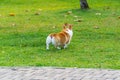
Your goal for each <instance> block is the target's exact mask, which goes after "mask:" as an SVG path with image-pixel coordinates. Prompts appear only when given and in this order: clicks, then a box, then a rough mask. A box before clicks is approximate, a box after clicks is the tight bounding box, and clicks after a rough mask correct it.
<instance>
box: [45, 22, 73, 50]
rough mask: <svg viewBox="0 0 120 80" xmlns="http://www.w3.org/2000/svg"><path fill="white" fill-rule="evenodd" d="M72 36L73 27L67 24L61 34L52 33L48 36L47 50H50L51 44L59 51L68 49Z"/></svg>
mask: <svg viewBox="0 0 120 80" xmlns="http://www.w3.org/2000/svg"><path fill="white" fill-rule="evenodd" d="M72 36H73V31H72V25H71V24H67V23H65V24H64V25H63V30H62V31H61V32H59V33H52V34H49V35H48V36H47V39H46V49H47V50H49V45H50V43H52V44H53V45H54V46H55V48H57V49H61V48H64V49H65V48H67V46H68V44H70V41H71V38H72Z"/></svg>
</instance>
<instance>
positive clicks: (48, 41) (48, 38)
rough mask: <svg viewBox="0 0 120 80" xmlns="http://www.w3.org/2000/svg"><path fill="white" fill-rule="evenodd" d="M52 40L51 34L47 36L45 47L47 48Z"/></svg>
mask: <svg viewBox="0 0 120 80" xmlns="http://www.w3.org/2000/svg"><path fill="white" fill-rule="evenodd" d="M51 42H52V38H51V36H48V37H47V39H46V49H47V50H49V45H50V43H51Z"/></svg>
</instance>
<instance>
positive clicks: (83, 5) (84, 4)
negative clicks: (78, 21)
mask: <svg viewBox="0 0 120 80" xmlns="http://www.w3.org/2000/svg"><path fill="white" fill-rule="evenodd" d="M80 7H81V9H88V8H89V6H88V3H87V0H80Z"/></svg>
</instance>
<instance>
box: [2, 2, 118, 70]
mask: <svg viewBox="0 0 120 80" xmlns="http://www.w3.org/2000/svg"><path fill="white" fill-rule="evenodd" d="M119 2H120V1H119V0H88V3H89V6H90V9H88V10H81V9H80V7H79V0H45V1H44V0H0V66H55V67H79V68H109V69H120V7H119V6H120V4H119ZM69 12H71V13H70V14H69ZM66 22H67V23H70V24H73V32H74V35H73V38H72V41H71V43H70V45H69V46H68V48H67V49H62V50H57V49H55V48H54V47H53V45H50V50H46V46H45V41H46V37H47V36H48V34H49V33H55V32H59V31H61V29H62V25H63V24H64V23H66Z"/></svg>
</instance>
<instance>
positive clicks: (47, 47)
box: [46, 28, 73, 50]
mask: <svg viewBox="0 0 120 80" xmlns="http://www.w3.org/2000/svg"><path fill="white" fill-rule="evenodd" d="M66 33H68V34H69V35H70V40H69V42H68V44H70V41H71V38H72V36H73V31H72V30H70V29H69V28H67V31H66ZM50 43H52V44H53V45H55V44H56V42H55V39H54V37H52V38H51V37H50V35H49V36H48V37H47V39H46V49H47V50H49V45H50ZM57 44H59V43H57ZM68 44H65V46H64V48H66V47H67V45H68ZM56 48H57V49H61V48H60V47H58V46H57V47H56Z"/></svg>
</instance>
